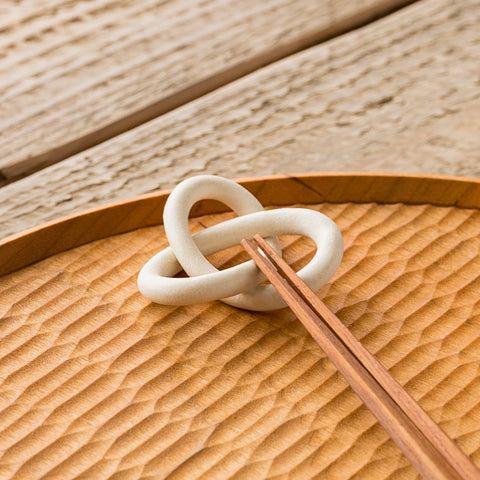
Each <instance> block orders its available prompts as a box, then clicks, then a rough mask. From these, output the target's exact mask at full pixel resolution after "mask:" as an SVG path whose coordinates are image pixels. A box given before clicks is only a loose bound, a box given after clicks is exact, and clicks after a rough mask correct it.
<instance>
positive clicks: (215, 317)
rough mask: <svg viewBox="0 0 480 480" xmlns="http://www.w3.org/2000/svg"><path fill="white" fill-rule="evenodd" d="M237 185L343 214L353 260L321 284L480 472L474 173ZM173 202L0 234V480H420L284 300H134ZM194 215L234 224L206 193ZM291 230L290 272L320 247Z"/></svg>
mask: <svg viewBox="0 0 480 480" xmlns="http://www.w3.org/2000/svg"><path fill="white" fill-rule="evenodd" d="M243 183H244V184H245V185H246V186H247V187H248V188H249V189H250V190H251V191H252V192H253V193H255V194H256V195H257V197H258V198H259V199H260V201H261V202H262V203H263V204H264V205H266V206H268V207H275V206H280V205H282V206H285V205H287V206H293V205H303V206H305V207H307V208H312V209H316V210H319V211H321V212H323V213H325V214H327V215H329V216H330V217H331V218H333V219H334V220H335V221H336V222H337V223H338V225H339V227H340V229H341V230H342V233H343V236H344V242H345V256H344V260H343V262H342V265H341V267H340V268H339V270H338V272H337V273H336V275H335V277H334V278H333V279H332V281H331V283H329V284H328V285H326V286H325V287H323V288H322V289H321V291H319V292H318V293H319V295H320V296H321V297H322V298H323V299H324V300H325V302H326V303H327V305H328V306H329V307H330V308H331V309H332V310H334V311H335V312H336V313H337V315H338V316H339V318H340V319H341V320H342V321H343V322H345V324H346V325H348V326H349V328H351V330H352V331H353V332H354V334H355V335H356V336H357V337H358V338H360V339H361V340H362V342H363V343H364V345H365V346H366V347H367V348H368V349H369V350H370V351H371V352H373V353H374V354H375V355H376V357H377V358H378V359H379V360H380V362H381V363H382V364H383V365H385V366H386V367H387V368H388V369H389V370H390V371H391V373H392V374H393V376H394V377H395V378H396V379H397V380H398V381H399V382H400V383H401V384H402V385H404V386H405V387H406V389H407V390H408V391H409V392H410V394H411V395H412V396H413V397H414V398H415V399H417V400H418V401H419V402H420V404H421V405H422V406H423V407H424V408H425V410H426V411H427V412H428V413H429V414H430V415H431V416H432V417H433V419H434V420H435V421H437V422H438V423H439V424H440V426H441V427H442V428H443V429H444V430H445V431H446V432H447V433H448V434H449V435H450V436H452V437H453V438H454V439H455V441H456V442H457V443H458V444H459V445H460V447H461V448H462V449H463V450H464V451H465V452H466V453H467V454H469V455H470V456H471V458H472V459H473V461H474V462H476V463H477V464H478V465H480V354H479V352H480V305H479V294H478V292H479V287H480V276H479V271H480V254H479V246H480V212H479V208H480V183H479V182H478V181H474V180H468V179H454V178H445V177H444V178H438V177H437V178H433V177H432V178H425V177H415V176H394V175H368V174H364V175H352V174H344V175H335V174H330V175H326V174H305V175H299V176H295V177H285V176H278V177H269V178H260V179H252V180H247V181H245V182H243ZM166 196H167V193H157V194H152V195H147V196H144V197H141V198H137V199H133V200H130V201H126V202H120V203H117V204H115V205H111V206H108V207H104V208H99V209H96V210H92V211H90V212H87V213H83V214H79V215H73V216H71V217H68V218H66V219H62V220H59V221H56V222H52V223H50V224H49V225H47V226H43V227H40V228H36V229H33V230H30V231H28V232H24V233H22V234H20V235H16V236H15V237H11V238H9V239H6V240H4V241H3V242H0V269H1V275H2V276H0V318H1V320H0V338H1V340H0V385H1V386H0V409H1V413H0V453H1V459H0V478H2V479H7V478H15V479H29V480H30V479H35V478H49V479H63V478H82V479H115V480H120V479H122V480H123V479H163V478H168V479H170V480H173V479H222V480H223V479H226V478H233V479H237V480H238V479H248V480H251V479H271V480H286V479H321V478H329V479H330V478H331V479H349V478H352V479H402V480H404V479H410V478H416V477H417V474H416V472H415V471H414V470H413V468H412V467H411V466H410V465H409V463H408V462H407V460H406V459H405V458H404V457H403V456H402V454H401V453H400V452H399V450H398V449H397V447H396V446H395V445H394V444H393V442H392V441H391V440H389V438H388V436H387V435H386V433H385V432H384V431H383V429H382V428H381V427H380V426H379V425H378V424H377V423H376V421H375V419H374V418H373V417H372V415H371V414H370V413H369V412H368V410H367V409H366V408H365V407H364V406H363V405H362V403H361V401H360V400H359V399H358V397H357V396H356V395H355V394H354V393H353V392H352V391H351V390H350V388H349V387H348V385H347V384H346V382H345V381H344V380H343V378H342V377H341V376H340V375H339V374H338V373H337V371H336V370H335V368H334V367H333V366H332V364H331V363H330V361H329V360H328V359H327V358H326V357H325V355H324V354H323V352H322V351H321V350H320V348H319V347H318V346H317V345H316V344H315V342H314V341H313V340H312V339H311V338H310V337H309V335H308V334H307V333H306V331H305V330H304V328H303V327H302V326H301V324H300V323H299V322H298V321H297V320H296V318H295V317H294V316H293V314H292V313H290V311H288V310H281V311H277V312H270V313H253V312H247V311H242V310H237V309H235V308H232V307H229V306H227V305H224V304H223V303H221V302H213V303H208V304H198V305H192V306H187V307H169V306H162V305H155V304H152V303H151V302H149V301H148V300H146V299H145V298H143V297H142V296H141V295H140V294H139V292H138V291H137V288H136V276H137V274H138V271H139V269H140V268H141V266H142V265H143V264H144V263H145V261H146V260H147V259H148V258H150V257H151V256H152V255H153V254H154V253H155V252H157V251H158V250H160V249H162V248H164V247H165V246H166V240H165V236H164V232H163V228H162V226H161V225H160V224H161V213H162V208H163V205H164V202H165V199H166ZM192 215H193V216H192V219H191V226H192V230H194V231H195V230H199V229H202V228H206V227H208V226H209V225H212V224H214V223H217V222H219V221H222V220H224V219H226V218H231V217H232V216H233V214H232V213H229V212H225V208H224V207H222V206H221V205H219V204H216V203H213V202H209V201H205V202H200V203H199V204H197V205H196V206H195V207H194V211H193V212H192ZM281 242H282V245H283V247H284V251H285V256H286V258H287V260H288V261H289V262H290V263H292V264H293V265H294V266H295V267H296V268H299V267H300V266H302V265H303V264H305V263H306V262H307V261H308V259H309V258H310V255H312V254H313V247H312V243H311V242H310V241H308V240H306V239H303V238H298V237H293V236H289V235H286V236H285V237H282V238H281ZM244 258H245V257H244V254H243V253H242V252H241V251H240V250H239V249H229V250H227V251H225V252H220V253H218V254H215V255H214V256H213V257H212V262H214V263H215V264H216V265H217V266H228V265H231V264H233V263H236V262H239V261H243V259H244ZM32 262H36V263H32Z"/></svg>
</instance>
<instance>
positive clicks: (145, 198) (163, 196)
mask: <svg viewBox="0 0 480 480" xmlns="http://www.w3.org/2000/svg"><path fill="white" fill-rule="evenodd" d="M240 183H241V185H243V186H244V187H245V188H247V189H248V190H249V191H250V192H252V193H253V194H254V195H255V196H256V197H257V198H258V200H259V201H260V202H261V203H262V205H264V206H265V207H270V206H272V205H283V206H288V205H290V204H291V203H293V202H296V201H297V200H298V199H299V198H301V199H302V202H304V203H316V202H319V201H322V202H325V201H327V202H332V203H340V202H364V201H369V202H376V203H398V202H401V203H404V204H408V205H416V204H423V203H428V204H432V205H439V206H450V205H456V206H457V207H459V208H477V209H479V208H480V180H469V179H464V178H455V177H434V176H430V177H425V176H415V175H394V174H390V175H389V174H383V175H379V174H376V175H371V174H367V173H365V174H348V173H346V174H327V173H319V174H300V175H296V176H292V175H289V176H282V175H277V176H272V177H263V178H262V177H256V178H253V179H246V180H243V181H241V182H240ZM168 194H169V192H168V191H166V192H158V193H153V194H148V195H142V196H140V197H136V198H133V199H129V200H125V201H120V202H116V203H114V204H110V205H104V206H101V207H97V208H94V209H91V210H88V211H85V212H80V213H76V214H72V215H69V216H67V217H64V218H60V219H56V220H54V221H52V222H49V223H46V224H44V225H40V226H38V227H34V228H32V229H30V230H28V231H23V232H21V233H18V234H16V235H12V236H9V237H7V238H5V239H2V240H0V275H4V274H6V273H10V272H12V271H15V270H17V269H19V268H22V267H24V266H26V265H29V264H31V263H34V262H37V261H39V260H42V259H44V258H46V257H48V256H50V255H53V254H55V253H59V252H63V251H64V250H68V249H70V248H73V247H77V246H79V245H83V244H85V243H88V242H92V241H95V240H98V239H101V238H105V237H108V236H111V235H116V234H118V233H124V232H128V231H131V230H135V229H138V228H143V227H146V226H152V225H161V224H162V223H163V208H164V206H165V202H166V200H167V197H168ZM225 209H226V207H225V206H224V205H223V204H221V203H218V202H211V201H209V200H205V201H201V202H198V203H197V204H195V205H194V206H193V208H192V211H191V215H192V216H198V215H203V214H205V213H206V212H209V213H216V212H224V211H225Z"/></svg>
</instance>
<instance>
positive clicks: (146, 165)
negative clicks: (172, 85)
mask: <svg viewBox="0 0 480 480" xmlns="http://www.w3.org/2000/svg"><path fill="white" fill-rule="evenodd" d="M479 7H480V2H479V1H478V0H466V1H464V2H450V1H448V0H426V1H425V0H423V1H421V2H418V3H415V4H414V5H412V6H410V7H408V8H405V9H404V10H402V11H400V12H397V13H395V14H394V15H392V16H390V17H388V18H385V19H382V20H380V21H377V22H375V23H373V24H371V25H369V26H367V27H365V28H363V29H360V30H357V31H355V32H351V33H350V34H348V35H345V36H342V37H341V38H337V39H334V40H332V41H330V42H328V43H325V44H322V45H319V46H317V47H314V48H312V49H310V50H308V51H305V52H303V53H301V54H297V55H295V56H292V57H290V58H288V59H285V60H283V61H281V62H278V63H277V64H275V65H271V66H269V67H267V68H265V69H262V70H260V71H258V72H256V73H254V74H252V75H250V76H248V77H246V78H243V79H241V80H239V81H238V82H235V83H232V84H230V85H228V86H226V87H224V88H222V89H220V90H218V91H216V92H214V93H212V94H210V95H207V96H204V97H202V98H201V99H199V100H197V101H195V102H192V103H190V104H188V105H185V106H184V107H182V108H179V109H177V110H175V111H173V112H170V113H168V114H166V115H163V116H162V117H160V118H158V119H156V120H154V121H152V122H150V123H148V124H145V125H143V126H141V127H139V128H136V129H134V130H132V131H130V132H128V133H125V134H123V135H121V136H119V137H117V138H115V139H112V140H111V141H108V142H105V143H104V144H102V145H99V146H98V147H96V148H92V149H90V150H88V151H85V152H83V153H81V154H79V155H76V156H73V157H71V158H70V159H68V160H66V161H64V162H62V163H61V164H59V165H56V166H52V167H50V168H48V169H46V170H45V171H43V172H39V173H37V174H34V175H32V176H30V177H29V178H27V179H24V180H21V181H19V182H16V183H15V184H11V185H8V186H6V187H4V188H2V189H0V218H1V219H2V228H1V233H2V234H3V235H4V236H5V235H7V234H9V233H13V232H18V231H20V230H23V229H25V228H28V227H31V226H33V225H36V224H38V223H41V222H44V221H46V220H48V219H53V218H58V217H59V216H61V215H64V214H67V213H70V212H73V211H78V210H79V209H83V208H86V207H91V206H94V205H98V204H102V203H105V202H110V201H113V200H118V199H122V198H128V197H131V196H133V195H137V194H140V193H145V192H150V191H154V190H157V189H164V188H170V187H172V186H173V185H175V184H176V183H178V182H179V181H180V180H182V179H184V178H186V177H188V176H190V175H193V174H197V173H206V172H207V173H216V174H221V175H224V176H227V177H230V178H231V177H243V176H247V175H250V176H255V175H261V174H270V173H290V172H301V171H318V170H327V171H328V170H330V171H335V170H373V171H379V170H381V171H410V172H428V173H439V174H458V175H469V176H478V175H479V174H480V170H479V165H480V163H479V158H480V143H479V142H480V132H479V128H480V127H479V125H480V124H479V122H477V121H476V119H477V118H478V117H479V115H480V88H479V76H478V65H479V62H480V58H479V56H480V30H479V29H478V28H477V27H478V23H479V22H480V8H479Z"/></svg>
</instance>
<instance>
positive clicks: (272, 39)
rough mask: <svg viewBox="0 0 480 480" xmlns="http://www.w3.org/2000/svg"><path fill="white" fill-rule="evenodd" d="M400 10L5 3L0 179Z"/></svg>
mask: <svg viewBox="0 0 480 480" xmlns="http://www.w3.org/2000/svg"><path fill="white" fill-rule="evenodd" d="M406 3H409V2H408V1H406V0H362V1H361V2H352V1H350V0H341V1H332V0H301V1H298V0H281V1H278V0H268V1H263V2H257V1H254V0H246V1H243V2H242V6H241V8H239V6H238V2H235V1H234V0H213V1H205V0H194V1H192V0H175V1H168V2H167V1H162V0H148V1H142V2H128V1H124V0H123V1H118V0H107V1H105V0H90V1H86V2H71V1H69V0H58V1H57V0H55V1H48V2H38V1H36V2H28V5H27V4H26V3H25V4H20V5H17V4H14V5H12V6H11V7H10V6H9V4H8V3H7V4H6V6H3V7H0V8H2V9H3V12H1V13H2V15H0V31H1V32H2V36H1V37H0V50H1V51H2V56H1V57H0V79H1V80H0V105H1V106H0V130H1V131H2V142H1V145H0V172H1V174H2V175H3V177H4V179H6V180H11V179H15V178H18V177H20V176H24V175H26V174H28V173H31V172H32V171H35V170H38V169H39V168H42V167H44V166H46V165H49V164H52V163H54V162H56V161H59V160H61V159H63V158H66V157H67V156H70V155H72V154H74V153H77V152H79V151H81V150H84V149H85V148H88V147H91V146H92V145H95V144H97V143H99V142H101V141H104V140H106V139H108V138H111V137H112V136H115V135H117V134H119V133H121V132H124V131H126V130H128V129H130V128H132V127H134V126H137V125H139V124H141V123H143V122H145V121H148V120H150V119H152V118H155V117H156V116H158V115H160V114H162V113H164V112H165V111H168V110H171V109H172V108H175V107H177V106H179V105H182V104H183V103H186V102H188V101H190V100H192V99H194V98H196V97H198V96H201V95H202V94H205V93H206V92H209V91H211V90H213V89H215V88H217V87H218V86H220V85H223V84H225V83H228V82H230V81H232V80H234V79H236V78H239V77H240V76H242V75H245V74H246V73H249V72H251V71H253V70H255V69H257V68H259V67H261V66H263V65H266V64H268V63H271V62H273V61H275V60H277V59H279V58H282V57H285V56H287V55H289V54H291V53H294V52H296V51H299V50H301V49H302V48H306V47H308V46H311V45H313V44H315V43H318V42H319V41H323V40H325V39H327V38H329V37H331V36H333V35H336V34H339V33H342V32H344V31H346V30H348V29H351V28H353V27H355V26H359V25H361V24H363V23H365V22H367V21H369V20H371V19H372V18H376V17H377V16H379V15H382V14H385V13H387V12H389V11H391V10H392V9H395V8H399V7H400V6H402V5H404V4H406Z"/></svg>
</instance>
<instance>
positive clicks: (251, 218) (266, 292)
mask: <svg viewBox="0 0 480 480" xmlns="http://www.w3.org/2000/svg"><path fill="white" fill-rule="evenodd" d="M203 199H213V200H218V201H220V202H222V203H224V204H226V205H227V206H229V207H230V208H231V209H232V210H234V211H235V212H236V213H237V214H238V215H239V217H237V218H234V219H232V220H228V221H226V222H223V223H221V224H218V225H215V226H213V227H210V228H207V229H206V230H203V231H201V232H199V233H196V234H195V235H193V236H192V235H191V234H190V230H189V228H188V215H189V212H190V209H191V208H192V206H193V205H194V204H195V203H196V202H197V201H199V200H203ZM163 220H164V226H165V233H166V235H167V239H168V241H169V243H170V247H169V248H166V249H165V250H163V251H161V252H160V253H158V254H156V255H155V256H154V257H153V258H151V259H150V260H149V261H148V262H147V263H146V264H145V265H144V267H143V268H142V270H141V271H140V274H139V276H138V288H139V290H140V292H141V293H142V294H143V295H144V296H145V297H147V298H149V299H150V300H152V301H154V302H157V303H162V304H166V305H187V304H191V303H203V302H208V301H212V300H222V301H224V302H225V303H228V304H229V305H232V306H235V307H238V308H243V309H248V310H257V311H264V310H276V309H278V308H283V307H284V306H285V303H284V301H283V299H282V298H281V297H280V295H279V294H278V293H277V291H276V290H275V289H274V287H273V286H272V285H260V284H261V283H262V282H264V280H265V277H264V275H263V274H262V273H261V272H260V271H259V269H258V268H257V266H256V265H255V263H254V262H253V261H252V260H250V261H248V262H245V263H242V264H240V265H237V266H234V267H231V268H228V269H225V270H222V271H219V270H217V269H216V268H215V267H214V266H213V265H212V264H211V263H210V262H209V261H208V260H207V259H206V258H205V256H206V255H210V254H212V253H215V252H217V251H220V250H223V249H225V248H229V247H232V246H234V245H237V244H239V243H240V240H242V238H252V237H253V236H254V235H255V234H259V235H261V236H263V237H274V238H269V242H270V243H271V245H272V246H273V247H274V248H275V249H276V250H277V251H278V252H280V247H279V243H278V240H277V239H276V236H278V235H288V234H289V235H302V236H306V237H309V238H311V239H312V240H313V241H314V242H315V244H316V247H317V250H316V253H315V255H314V257H313V258H312V259H311V261H310V262H309V263H308V264H307V265H306V266H305V267H304V268H302V269H301V270H300V271H299V272H298V275H299V276H300V277H301V278H302V279H303V280H304V281H305V282H306V283H307V285H309V287H310V288H311V289H312V290H317V289H318V288H320V287H321V286H322V285H323V284H325V283H326V282H327V281H328V280H329V278H330V277H331V276H332V275H333V273H334V272H335V271H336V269H337V268H338V265H339V264H340V261H341V259H342V255H343V242H342V236H341V234H340V231H339V229H338V227H337V225H336V224H335V223H334V222H333V221H332V220H331V219H330V218H328V217H326V216H325V215H323V214H322V213H319V212H317V211H314V210H309V209H305V208H280V209H276V210H268V211H266V210H264V209H263V206H262V205H261V203H260V202H259V201H258V200H257V199H256V198H255V197H254V196H253V195H252V194H251V193H250V192H249V191H248V190H246V189H245V188H243V187H241V186H240V185H238V184H237V183H235V182H233V181H231V180H227V179H225V178H221V177H216V176H213V175H201V176H198V177H193V178H190V179H188V180H185V181H184V182H182V183H180V184H179V185H178V186H177V187H176V188H175V189H174V190H173V191H172V193H171V194H170V196H169V198H168V200H167V203H166V205H165V210H164V215H163ZM182 269H183V270H184V271H185V272H186V273H187V274H188V275H189V276H190V277H189V278H173V277H174V275H176V274H177V273H178V272H180V271H181V270H182Z"/></svg>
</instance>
